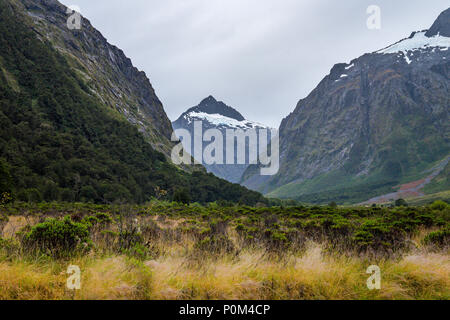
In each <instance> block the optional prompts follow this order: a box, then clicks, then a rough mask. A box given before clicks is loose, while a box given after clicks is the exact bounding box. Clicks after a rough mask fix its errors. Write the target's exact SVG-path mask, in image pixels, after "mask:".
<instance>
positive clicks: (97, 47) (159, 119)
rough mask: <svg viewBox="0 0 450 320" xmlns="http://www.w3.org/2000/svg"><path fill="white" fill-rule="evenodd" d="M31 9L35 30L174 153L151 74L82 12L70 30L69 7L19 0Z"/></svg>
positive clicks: (94, 88) (95, 90)
mask: <svg viewBox="0 0 450 320" xmlns="http://www.w3.org/2000/svg"><path fill="white" fill-rule="evenodd" d="M15 3H16V4H17V5H19V6H23V9H24V10H25V11H26V12H27V14H28V16H29V18H30V23H32V24H33V30H34V31H35V32H36V33H37V34H38V36H39V37H40V38H42V39H47V40H48V41H50V43H51V44H52V45H53V47H54V48H55V49H57V50H58V51H60V52H61V53H62V54H63V55H64V56H65V57H66V58H67V59H68V61H69V63H70V64H71V67H72V68H73V69H74V70H76V72H77V73H78V74H79V75H81V76H82V77H83V79H84V80H85V81H86V83H87V84H88V86H89V88H90V90H91V92H92V94H93V95H96V96H97V97H98V98H100V99H101V100H102V102H103V103H104V104H105V105H106V106H108V107H110V108H111V110H112V111H114V112H117V113H119V114H121V115H122V116H124V117H126V119H128V121H129V122H131V123H132V124H134V125H136V126H137V127H138V128H139V131H140V132H142V133H143V134H144V135H145V136H146V137H147V139H148V141H149V142H150V143H151V144H152V146H153V147H154V148H156V149H157V150H159V151H162V152H163V153H165V154H169V151H170V149H171V145H172V144H171V143H170V137H171V133H172V127H171V123H170V120H169V119H168V117H167V115H166V113H165V111H164V109H163V106H162V103H161V101H160V100H159V99H158V97H157V96H156V94H155V91H154V89H153V88H152V85H151V84H150V81H149V79H148V78H147V76H146V74H145V73H144V72H142V71H139V70H138V69H136V68H135V67H134V66H133V64H132V62H131V60H130V59H129V58H127V57H126V56H125V54H124V53H123V51H122V50H120V49H119V48H117V47H115V46H113V45H111V44H110V43H108V41H107V40H106V39H105V38H104V37H103V36H102V34H101V33H100V32H99V31H97V30H96V29H95V28H94V27H93V26H92V25H91V23H90V22H89V21H88V20H87V19H85V18H82V20H81V28H80V29H79V30H77V29H74V30H70V29H69V28H68V27H67V20H68V18H69V16H70V14H68V13H67V8H66V7H65V6H64V5H62V4H61V3H59V2H58V1H56V0H20V1H15Z"/></svg>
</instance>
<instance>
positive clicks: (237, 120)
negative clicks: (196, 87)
mask: <svg viewBox="0 0 450 320" xmlns="http://www.w3.org/2000/svg"><path fill="white" fill-rule="evenodd" d="M196 121H201V122H202V128H203V131H206V130H208V129H218V130H220V132H222V135H223V137H226V130H227V129H232V130H243V131H247V130H250V129H256V130H259V129H270V128H269V127H268V126H266V125H264V124H261V123H258V122H254V121H250V120H246V119H245V118H244V116H242V114H240V113H239V112H238V111H237V110H235V109H234V108H232V107H230V106H227V105H226V104H225V103H223V102H222V101H217V100H216V99H215V98H214V97H212V96H209V97H207V98H206V99H204V100H203V101H202V102H200V104H199V105H197V106H195V107H192V108H190V109H188V110H187V111H186V112H184V113H183V114H182V115H181V116H180V117H179V118H178V119H177V120H176V121H174V122H173V123H172V126H173V128H174V130H177V129H186V130H188V131H189V132H190V134H191V137H192V141H191V149H190V150H188V151H189V152H190V153H191V154H192V155H194V150H193V148H194V144H193V139H194V123H195V122H196ZM236 143H237V142H236ZM184 145H185V146H186V144H184ZM205 146H207V143H205V144H204V146H203V147H205ZM246 147H247V150H248V147H249V145H248V143H247V145H246ZM236 148H237V145H236ZM236 148H235V151H236ZM256 148H259V146H256ZM203 149H204V148H203ZM223 153H224V157H226V145H225V143H224V150H223ZM234 154H235V155H236V154H237V152H235V153H234ZM197 160H198V159H197ZM248 160H249V158H248V153H247V154H246V162H245V163H246V164H237V161H235V163H236V164H232V165H230V164H212V165H209V164H206V163H204V162H203V165H204V166H205V167H206V169H207V170H208V172H212V173H214V174H215V175H216V176H218V177H220V178H223V179H225V180H228V181H230V182H233V183H238V182H239V181H240V180H241V177H242V174H243V173H244V171H245V170H246V169H247V167H248V165H249V164H248V163H249V161H248Z"/></svg>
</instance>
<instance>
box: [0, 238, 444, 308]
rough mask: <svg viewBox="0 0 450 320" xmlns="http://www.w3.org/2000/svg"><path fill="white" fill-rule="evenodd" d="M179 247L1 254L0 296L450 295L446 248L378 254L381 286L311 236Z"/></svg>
mask: <svg viewBox="0 0 450 320" xmlns="http://www.w3.org/2000/svg"><path fill="white" fill-rule="evenodd" d="M193 259H195V258H193V256H192V255H189V254H186V252H184V253H183V251H180V250H179V248H174V251H173V254H168V255H165V256H161V257H159V258H157V259H154V260H148V261H137V260H135V259H132V258H129V257H127V256H123V255H113V256H103V257H102V256H89V257H84V258H80V259H78V260H75V261H70V262H69V261H59V262H39V261H34V262H26V261H20V260H16V261H9V262H7V261H3V262H0V299H20V300H22V299H51V300H53V299H83V300H85V299H88V300H97V299H155V300H166V299H168V300H176V299H246V300H261V299H289V300H303V299H314V300H316V299H339V300H341V299H449V298H450V291H449V290H450V261H449V256H448V253H445V252H442V253H427V252H416V253H413V254H409V255H405V256H404V257H402V258H401V259H398V260H382V261H378V262H376V264H378V265H379V266H380V268H381V271H382V288H381V290H374V291H370V290H368V288H367V286H366V280H367V278H368V277H369V275H368V274H366V273H365V271H366V269H367V267H368V266H369V265H371V264H374V262H373V261H369V260H367V259H365V258H359V257H348V256H340V257H336V256H329V255H326V254H324V252H323V250H322V246H321V245H319V244H317V243H310V244H308V248H307V249H306V251H305V252H304V253H303V254H302V255H299V256H295V255H292V256H289V257H284V258H282V259H275V258H274V257H273V256H272V257H271V256H267V255H266V253H265V252H262V251H258V250H248V251H243V252H241V253H240V254H239V256H237V257H236V256H230V255H224V256H221V257H219V258H215V259H208V258H206V259H204V260H203V263H199V262H198V261H196V260H193ZM69 264H76V265H79V266H80V268H81V270H82V287H81V290H78V291H76V292H75V293H73V292H71V291H69V290H67V289H66V286H65V285H66V280H67V277H68V276H67V275H66V274H65V269H66V268H67V266H68V265H69Z"/></svg>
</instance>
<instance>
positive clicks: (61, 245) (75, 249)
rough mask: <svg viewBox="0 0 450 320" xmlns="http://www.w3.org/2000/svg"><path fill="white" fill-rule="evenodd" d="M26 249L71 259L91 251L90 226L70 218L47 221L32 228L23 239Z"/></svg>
mask: <svg viewBox="0 0 450 320" xmlns="http://www.w3.org/2000/svg"><path fill="white" fill-rule="evenodd" d="M22 241H23V246H24V249H25V250H27V251H29V252H34V253H39V254H48V255H50V256H53V257H57V258H61V257H69V256H74V255H77V254H83V253H86V252H87V251H89V248H90V247H91V241H90V239H89V229H88V226H87V225H85V224H83V223H79V222H73V221H72V220H71V219H70V217H65V218H64V219H62V220H59V219H53V218H52V219H47V220H46V221H45V222H43V223H39V224H37V225H35V226H34V227H32V228H31V231H30V232H29V233H28V234H26V235H25V237H24V238H23V240H22Z"/></svg>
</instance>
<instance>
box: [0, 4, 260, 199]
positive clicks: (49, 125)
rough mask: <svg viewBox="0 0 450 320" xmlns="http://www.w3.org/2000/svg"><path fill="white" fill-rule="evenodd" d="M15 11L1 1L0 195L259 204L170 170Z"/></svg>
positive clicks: (231, 187) (235, 190) (244, 193)
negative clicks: (178, 196) (178, 195)
mask: <svg viewBox="0 0 450 320" xmlns="http://www.w3.org/2000/svg"><path fill="white" fill-rule="evenodd" d="M14 10H15V9H13V8H12V7H10V6H9V5H8V4H7V3H5V2H3V1H2V2H1V4H0V63H1V65H2V69H0V70H7V72H8V73H7V75H6V74H5V72H3V71H0V193H3V192H10V193H11V194H12V196H13V198H14V199H17V200H21V201H29V202H40V201H54V200H55V201H67V202H75V201H82V202H94V203H115V202H120V203H143V202H145V201H148V200H150V199H152V198H153V197H157V198H159V197H160V195H161V192H160V191H161V190H164V191H165V193H163V194H164V198H163V199H166V200H172V199H173V198H174V194H175V192H176V191H177V190H178V189H182V190H183V192H184V196H183V197H182V199H177V200H180V201H182V202H188V200H192V201H196V202H201V203H206V202H211V201H216V200H220V199H222V200H226V201H233V202H241V203H244V204H249V205H254V204H256V203H257V202H259V201H264V199H263V197H262V196H261V195H260V194H258V193H256V192H252V191H249V190H247V189H245V188H243V187H241V186H239V185H235V184H230V183H228V182H226V181H224V180H220V179H218V178H216V177H214V176H213V175H211V174H206V173H204V172H195V173H193V174H188V173H186V172H184V171H182V170H180V169H179V168H177V167H175V166H174V165H172V164H170V163H169V162H168V161H167V160H166V158H165V157H164V155H163V154H161V153H159V152H157V151H155V150H154V149H152V147H151V146H150V144H149V143H147V142H146V141H145V139H144V137H143V136H142V134H141V133H139V132H138V130H137V128H136V127H134V126H133V125H131V124H130V123H128V122H127V121H126V120H125V118H123V119H121V118H120V117H118V116H117V114H116V113H115V112H112V111H111V110H110V109H108V108H107V107H105V106H104V105H103V104H102V102H101V101H100V100H99V99H98V98H97V97H96V96H95V95H94V94H92V92H91V91H90V90H89V89H88V87H87V86H86V85H85V83H84V81H83V79H82V78H80V76H79V75H77V74H76V73H75V72H74V71H73V70H72V69H71V68H70V66H69V64H68V63H67V61H66V59H65V58H64V57H63V56H61V55H60V54H59V53H58V52H57V51H55V50H54V49H53V48H52V47H51V45H50V44H49V43H48V42H45V41H41V40H39V39H37V37H36V34H35V33H34V32H32V31H31V30H30V29H29V28H28V27H27V24H26V23H25V20H24V19H26V18H25V17H23V16H22V15H21V14H20V13H18V12H15V11H14ZM11 78H13V79H15V81H14V83H16V84H17V86H18V87H19V88H20V90H18V89H17V87H12V86H11V85H10V84H11ZM158 190H159V191H158Z"/></svg>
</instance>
